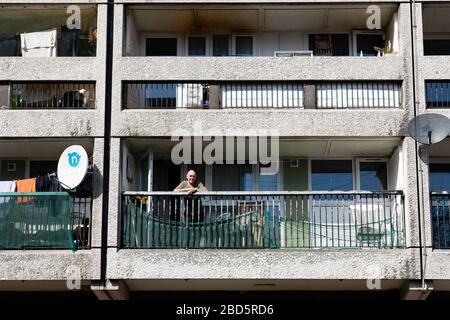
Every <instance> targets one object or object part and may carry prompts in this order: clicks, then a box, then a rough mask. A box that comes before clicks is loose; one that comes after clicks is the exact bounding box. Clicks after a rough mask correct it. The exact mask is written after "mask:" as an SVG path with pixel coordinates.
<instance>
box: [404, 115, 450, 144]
mask: <svg viewBox="0 0 450 320" xmlns="http://www.w3.org/2000/svg"><path fill="white" fill-rule="evenodd" d="M408 132H409V134H410V136H411V137H412V138H413V139H414V140H416V141H417V142H420V143H423V144H426V145H431V144H435V143H438V142H441V141H442V140H444V139H445V138H447V136H448V135H449V133H450V119H448V118H447V117H446V116H444V115H441V114H436V113H427V114H422V115H420V116H417V117H415V118H414V119H412V120H411V121H410V122H409V125H408Z"/></svg>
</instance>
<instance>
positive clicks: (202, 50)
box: [188, 36, 206, 56]
mask: <svg viewBox="0 0 450 320" xmlns="http://www.w3.org/2000/svg"><path fill="white" fill-rule="evenodd" d="M188 55H189V56H206V37H203V36H195V37H189V38H188Z"/></svg>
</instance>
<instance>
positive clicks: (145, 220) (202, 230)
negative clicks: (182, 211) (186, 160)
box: [123, 202, 280, 248]
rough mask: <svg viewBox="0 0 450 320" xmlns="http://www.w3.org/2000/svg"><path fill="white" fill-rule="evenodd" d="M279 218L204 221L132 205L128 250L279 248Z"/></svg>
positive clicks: (250, 214)
mask: <svg viewBox="0 0 450 320" xmlns="http://www.w3.org/2000/svg"><path fill="white" fill-rule="evenodd" d="M279 230H280V228H279V219H278V218H273V217H272V216H271V215H270V213H269V212H264V213H263V212H258V211H253V212H248V213H246V214H243V215H240V216H238V217H230V218H217V219H215V220H210V221H205V222H181V221H173V220H169V219H168V218H160V217H157V216H155V215H154V214H152V213H148V212H146V211H145V209H142V208H139V207H138V206H136V205H135V204H133V203H132V202H129V203H128V205H127V209H126V215H125V227H124V238H123V244H124V247H125V248H277V247H279V246H280V233H279Z"/></svg>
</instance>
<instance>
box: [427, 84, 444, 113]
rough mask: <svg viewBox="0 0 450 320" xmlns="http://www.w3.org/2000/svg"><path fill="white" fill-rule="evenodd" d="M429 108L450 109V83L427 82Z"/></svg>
mask: <svg viewBox="0 0 450 320" xmlns="http://www.w3.org/2000/svg"><path fill="white" fill-rule="evenodd" d="M425 90H426V99H427V107H428V108H442V107H450V81H426V82H425Z"/></svg>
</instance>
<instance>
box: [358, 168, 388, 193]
mask: <svg viewBox="0 0 450 320" xmlns="http://www.w3.org/2000/svg"><path fill="white" fill-rule="evenodd" d="M359 178H360V185H361V188H360V189H361V190H364V191H383V190H386V189H387V167H386V162H361V163H360V164H359Z"/></svg>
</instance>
